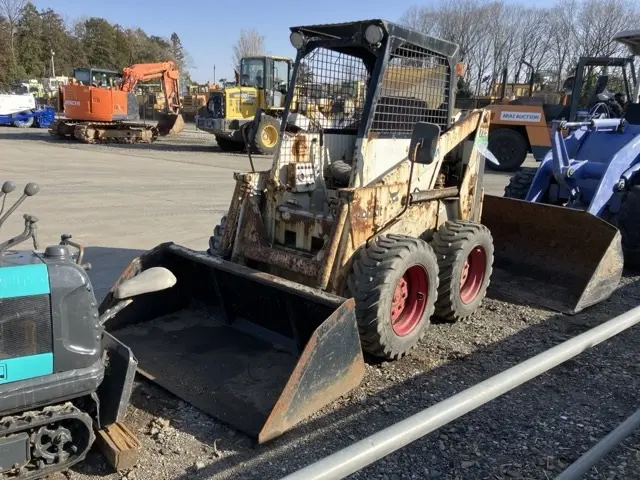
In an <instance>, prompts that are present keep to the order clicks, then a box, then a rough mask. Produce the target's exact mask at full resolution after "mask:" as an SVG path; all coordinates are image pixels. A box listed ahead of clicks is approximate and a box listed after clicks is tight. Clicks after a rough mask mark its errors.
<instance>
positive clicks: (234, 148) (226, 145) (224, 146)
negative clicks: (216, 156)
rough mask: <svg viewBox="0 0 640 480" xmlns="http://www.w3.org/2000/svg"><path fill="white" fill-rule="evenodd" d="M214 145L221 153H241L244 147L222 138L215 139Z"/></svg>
mask: <svg viewBox="0 0 640 480" xmlns="http://www.w3.org/2000/svg"><path fill="white" fill-rule="evenodd" d="M216 143H217V144H218V148H220V150H222V151H223V152H241V151H242V149H243V148H244V145H242V144H241V143H238V142H234V141H233V140H229V139H228V138H223V137H216Z"/></svg>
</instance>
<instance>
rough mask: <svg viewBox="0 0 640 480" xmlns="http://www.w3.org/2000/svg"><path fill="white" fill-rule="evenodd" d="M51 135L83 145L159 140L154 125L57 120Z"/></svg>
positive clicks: (52, 126)
mask: <svg viewBox="0 0 640 480" xmlns="http://www.w3.org/2000/svg"><path fill="white" fill-rule="evenodd" d="M49 134H50V135H51V136H53V137H57V138H73V139H76V140H79V141H81V142H83V143H98V144H101V143H102V144H105V143H122V144H132V143H152V142H154V141H155V140H156V139H157V138H158V129H157V128H156V127H155V126H154V125H144V124H129V123H117V122H74V121H68V120H61V119H58V120H56V121H55V122H54V123H53V124H52V125H51V127H50V128H49Z"/></svg>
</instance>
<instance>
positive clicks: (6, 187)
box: [0, 180, 16, 215]
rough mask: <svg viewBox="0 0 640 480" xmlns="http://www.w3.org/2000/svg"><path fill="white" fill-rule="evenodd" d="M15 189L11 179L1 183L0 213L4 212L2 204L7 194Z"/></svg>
mask: <svg viewBox="0 0 640 480" xmlns="http://www.w3.org/2000/svg"><path fill="white" fill-rule="evenodd" d="M15 189H16V182H12V181H11V180H7V181H6V182H4V183H3V184H2V190H0V193H1V194H2V207H0V215H2V212H4V204H5V202H6V201H7V194H9V193H11V192H13V191H14V190H15Z"/></svg>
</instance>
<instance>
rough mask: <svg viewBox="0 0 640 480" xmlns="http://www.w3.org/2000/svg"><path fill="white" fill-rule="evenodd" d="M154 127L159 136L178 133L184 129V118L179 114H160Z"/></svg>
mask: <svg viewBox="0 0 640 480" xmlns="http://www.w3.org/2000/svg"><path fill="white" fill-rule="evenodd" d="M156 128H157V129H158V134H159V135H161V136H165V135H179V134H180V133H182V131H183V130H184V118H182V115H181V114H177V115H176V114H175V113H163V114H160V118H159V120H158V125H157V127H156Z"/></svg>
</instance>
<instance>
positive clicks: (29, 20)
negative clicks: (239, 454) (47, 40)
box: [16, 2, 48, 78]
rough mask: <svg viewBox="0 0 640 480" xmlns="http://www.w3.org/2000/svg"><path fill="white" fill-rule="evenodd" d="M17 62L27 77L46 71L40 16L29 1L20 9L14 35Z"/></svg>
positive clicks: (36, 76)
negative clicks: (20, 15)
mask: <svg viewBox="0 0 640 480" xmlns="http://www.w3.org/2000/svg"><path fill="white" fill-rule="evenodd" d="M16 47H17V48H16V52H17V60H18V64H19V65H20V66H22V68H23V69H24V71H25V74H26V75H27V76H28V77H33V78H38V77H43V76H45V74H46V73H47V64H46V58H47V57H48V55H47V53H46V46H45V45H44V43H43V41H42V18H41V17H40V14H39V13H38V10H37V9H36V7H35V6H34V5H33V3H31V2H29V3H27V5H26V6H25V7H24V9H23V10H22V17H21V18H20V21H19V22H18V27H17V35H16Z"/></svg>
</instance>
